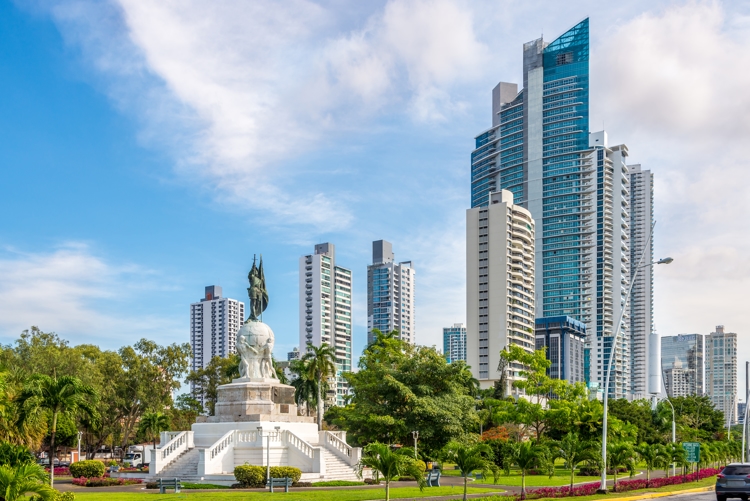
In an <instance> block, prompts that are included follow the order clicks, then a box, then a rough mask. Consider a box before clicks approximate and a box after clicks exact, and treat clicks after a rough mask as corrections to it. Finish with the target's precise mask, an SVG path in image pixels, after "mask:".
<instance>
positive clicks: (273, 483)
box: [268, 477, 292, 492]
mask: <svg viewBox="0 0 750 501" xmlns="http://www.w3.org/2000/svg"><path fill="white" fill-rule="evenodd" d="M269 480H270V482H268V487H269V488H270V489H271V492H273V488H274V487H283V488H284V492H289V488H290V487H291V486H292V479H291V478H289V477H284V478H271V479H269Z"/></svg>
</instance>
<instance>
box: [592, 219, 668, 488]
mask: <svg viewBox="0 0 750 501" xmlns="http://www.w3.org/2000/svg"><path fill="white" fill-rule="evenodd" d="M655 224H656V223H654V225H655ZM654 225H651V233H649V235H648V240H646V248H644V249H643V253H642V254H641V259H640V260H639V261H638V265H637V266H636V267H635V271H634V273H633V276H632V278H631V279H630V286H629V287H628V293H627V294H626V295H625V302H624V303H623V305H622V310H621V311H620V319H619V320H618V321H617V328H616V329H615V335H614V336H613V337H612V346H611V347H610V352H609V363H608V364H607V376H606V378H605V379H604V402H603V404H604V406H603V407H604V409H603V411H604V414H603V417H602V481H601V485H599V490H597V493H601V494H606V493H607V404H608V400H609V379H610V375H611V374H612V361H613V360H614V358H615V349H616V348H617V336H618V335H619V334H620V328H621V327H622V318H623V316H624V315H625V310H626V309H627V306H628V300H629V299H630V293H631V292H632V291H633V285H635V279H636V277H637V276H638V271H639V270H640V269H641V268H648V267H651V266H654V265H655V264H669V263H671V262H672V261H674V259H672V258H671V257H665V258H664V259H659V260H658V261H653V262H651V263H648V264H643V265H642V264H641V262H642V261H643V258H644V257H645V256H646V249H647V248H648V243H649V241H650V240H651V235H652V234H653V233H654ZM603 354H604V350H602V355H603ZM615 386H616V385H615Z"/></svg>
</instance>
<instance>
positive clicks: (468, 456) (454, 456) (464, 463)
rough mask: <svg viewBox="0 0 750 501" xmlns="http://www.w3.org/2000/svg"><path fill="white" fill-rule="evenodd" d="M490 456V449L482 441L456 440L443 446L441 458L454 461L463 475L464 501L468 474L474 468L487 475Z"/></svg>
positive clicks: (489, 467)
mask: <svg viewBox="0 0 750 501" xmlns="http://www.w3.org/2000/svg"><path fill="white" fill-rule="evenodd" d="M491 457H492V449H491V448H490V447H489V446H488V445H487V444H484V443H481V442H480V443H478V444H466V443H463V442H458V441H456V440H454V441H451V442H449V443H448V445H446V446H445V451H444V453H443V458H444V460H445V461H447V462H450V463H454V464H455V465H456V466H457V467H458V469H459V470H460V471H461V476H462V477H464V501H466V487H467V482H468V478H469V475H471V472H473V471H474V470H479V471H481V472H482V476H483V477H486V476H487V471H488V470H489V469H491V467H492V466H491V465H492V463H491V462H490V460H489V459H488V458H491Z"/></svg>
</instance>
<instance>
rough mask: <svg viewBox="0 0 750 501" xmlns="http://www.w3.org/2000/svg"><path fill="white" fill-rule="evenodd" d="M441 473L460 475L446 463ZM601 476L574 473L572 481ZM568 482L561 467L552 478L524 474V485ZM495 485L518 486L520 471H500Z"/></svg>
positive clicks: (584, 480)
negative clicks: (508, 472)
mask: <svg viewBox="0 0 750 501" xmlns="http://www.w3.org/2000/svg"><path fill="white" fill-rule="evenodd" d="M487 473H489V475H488V476H487V479H486V480H483V481H482V482H488V483H492V482H493V477H492V473H491V472H487ZM442 474H443V475H445V476H448V477H460V476H461V472H460V471H459V470H454V469H453V465H446V466H445V468H444V469H443V473H442ZM621 475H624V476H622V477H618V479H619V478H623V479H624V478H629V477H628V474H627V473H625V474H621ZM600 478H601V477H598V476H596V477H584V476H580V475H576V476H575V479H574V482H575V483H577V484H580V483H588V482H596V481H597V480H599V479H600ZM607 478H609V479H611V478H613V477H612V475H608V476H607ZM569 483H570V470H566V469H563V468H562V467H557V468H555V475H554V476H553V477H552V478H549V476H547V475H526V486H527V487H557V486H560V485H568V484H569ZM497 485H508V486H520V485H521V473H520V472H519V471H518V470H516V469H511V470H510V475H509V476H506V475H505V473H504V472H501V473H500V476H499V477H498V479H497Z"/></svg>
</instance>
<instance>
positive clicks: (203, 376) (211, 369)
mask: <svg viewBox="0 0 750 501" xmlns="http://www.w3.org/2000/svg"><path fill="white" fill-rule="evenodd" d="M238 377H240V370H239V355H238V354H236V353H233V354H231V355H229V357H227V358H222V357H213V358H212V359H211V360H210V361H209V362H208V365H207V366H206V367H204V368H202V369H198V370H197V371H192V372H190V374H188V376H187V378H186V379H185V382H187V383H192V384H194V385H195V386H196V388H197V389H199V391H201V392H202V393H203V396H204V398H205V402H206V407H207V410H208V415H209V416H213V415H214V414H215V412H216V401H217V400H218V398H219V386H221V385H223V384H229V383H231V382H232V379H236V378H238Z"/></svg>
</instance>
